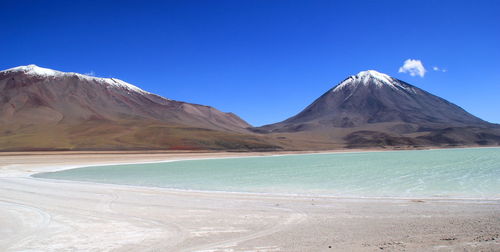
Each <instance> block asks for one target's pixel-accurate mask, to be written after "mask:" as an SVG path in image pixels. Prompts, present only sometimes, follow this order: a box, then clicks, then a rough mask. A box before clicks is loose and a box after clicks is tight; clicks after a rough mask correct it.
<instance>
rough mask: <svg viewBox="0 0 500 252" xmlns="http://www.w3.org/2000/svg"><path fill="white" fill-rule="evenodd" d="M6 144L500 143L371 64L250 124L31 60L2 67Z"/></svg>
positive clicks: (293, 146) (489, 130)
mask: <svg viewBox="0 0 500 252" xmlns="http://www.w3.org/2000/svg"><path fill="white" fill-rule="evenodd" d="M0 92H1V93H0V150H136V149H169V150H172V149H174V150H179V149H182V150H191V149H211V150H239V151H242V150H278V149H290V150H308V149H311V150H317V149H334V148H365V147H371V148H373V147H374V148H421V147H429V146H438V147H447V146H484V145H499V144H500V128H499V126H498V125H496V124H491V123H488V122H485V121H483V120H481V119H479V118H477V117H475V116H473V115H471V114H469V113H467V112H466V111H465V110H463V109H462V108H460V107H458V106H456V105H454V104H452V103H450V102H448V101H446V100H444V99H442V98H439V97H437V96H434V95H432V94H430V93H427V92H425V91H423V90H421V89H419V88H416V87H414V86H412V85H410V84H407V83H405V82H402V81H400V80H397V79H394V78H391V77H389V76H387V75H385V74H382V73H379V72H376V71H373V70H370V71H364V72H360V73H359V74H357V75H355V76H351V77H349V78H347V79H346V80H344V81H343V82H341V83H340V84H338V85H337V86H335V87H334V88H332V89H331V90H329V91H328V92H326V93H325V94H323V95H322V96H321V97H320V98H318V99H317V100H316V101H314V102H313V103H312V104H311V105H309V106H308V107H307V108H306V109H304V110H303V111H302V112H300V113H299V114H297V115H296V116H293V117H291V118H289V119H287V120H285V121H283V122H279V123H276V124H271V125H266V126H262V127H258V128H254V127H252V126H251V125H249V124H248V123H247V122H245V121H244V120H242V119H241V118H239V117H238V116H237V115H235V114H232V113H224V112H221V111H219V110H217V109H215V108H212V107H209V106H204V105H197V104H192V103H187V102H180V101H174V100H170V99H167V98H163V97H161V96H158V95H155V94H152V93H149V92H147V91H144V90H142V89H140V88H138V87H136V86H134V85H131V84H128V83H126V82H124V81H121V80H118V79H114V78H97V77H93V76H87V75H83V74H78V73H65V72H59V71H55V70H51V69H46V68H41V67H38V66H35V65H28V66H20V67H16V68H11V69H8V70H4V71H1V72H0Z"/></svg>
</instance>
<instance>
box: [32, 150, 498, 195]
mask: <svg viewBox="0 0 500 252" xmlns="http://www.w3.org/2000/svg"><path fill="white" fill-rule="evenodd" d="M33 176H34V177H38V178H48V179H63V180H76V181H90V182H99V183H112V184H123V185H134V186H153V187H164V188H172V189H183V190H203V191H229V192H250V193H271V194H299V195H330V196H340V197H403V198H407V197H408V198H413V197H431V198H432V197H438V198H481V199H499V198H500V148H470V149H442V150H411V151H384V152H357V153H335V154H295V155H283V156H266V157H245V158H226V159H201V160H186V161H174V162H162V163H145V164H128V165H109V166H92V167H83V168H77V169H70V170H63V171H58V172H49V173H39V174H35V175H33Z"/></svg>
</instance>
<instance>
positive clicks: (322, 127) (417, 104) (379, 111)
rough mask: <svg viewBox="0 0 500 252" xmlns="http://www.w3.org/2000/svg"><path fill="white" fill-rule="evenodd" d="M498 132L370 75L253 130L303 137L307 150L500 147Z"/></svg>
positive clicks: (437, 99) (419, 92) (401, 85)
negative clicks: (329, 147)
mask: <svg viewBox="0 0 500 252" xmlns="http://www.w3.org/2000/svg"><path fill="white" fill-rule="evenodd" d="M498 129H499V127H498V125H496V124H491V123H489V122H486V121H483V120H481V119H480V118H477V117H475V116H473V115H471V114H470V113H468V112H467V111H465V110H464V109H462V108H460V107H459V106H457V105H455V104H453V103H451V102H449V101H447V100H445V99H442V98H440V97H438V96H435V95H433V94H430V93H428V92H426V91H424V90H422V89H420V88H417V87H415V86H413V85H411V84H408V83H406V82H404V81H401V80H398V79H396V78H392V77H390V76H389V75H386V74H383V73H380V72H377V71H375V70H368V71H362V72H360V73H358V74H357V75H353V76H350V77H348V78H346V79H345V80H344V81H342V82H340V83H339V84H338V85H336V86H335V87H333V88H332V89H330V90H328V91H327V92H326V93H324V94H323V95H322V96H321V97H319V98H318V99H317V100H315V101H314V102H313V103H312V104H310V105H309V106H307V107H306V108H305V109H304V110H303V111H302V112H300V113H298V114H297V115H295V116H293V117H291V118H289V119H286V120H285V121H282V122H279V123H275V124H270V125H265V126H262V127H259V128H255V129H254V131H255V132H260V133H266V134H281V138H282V139H285V138H290V139H297V136H302V137H303V139H302V140H303V142H304V141H306V142H309V144H310V145H311V144H312V145H314V142H315V141H316V142H317V143H318V144H322V145H328V144H333V145H335V146H337V147H387V146H402V147H418V146H442V145H444V146H456V145H498V144H499V143H500V132H499V131H498ZM295 142H296V141H295Z"/></svg>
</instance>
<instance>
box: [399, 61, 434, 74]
mask: <svg viewBox="0 0 500 252" xmlns="http://www.w3.org/2000/svg"><path fill="white" fill-rule="evenodd" d="M398 72H400V73H408V74H410V75H411V76H417V75H418V76H420V77H424V75H425V73H426V72H427V70H425V67H424V65H423V64H422V61H420V60H416V59H407V60H405V63H404V64H403V66H402V67H400V68H399V71H398Z"/></svg>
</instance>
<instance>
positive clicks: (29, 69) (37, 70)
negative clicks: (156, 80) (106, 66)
mask: <svg viewBox="0 0 500 252" xmlns="http://www.w3.org/2000/svg"><path fill="white" fill-rule="evenodd" d="M13 72H22V73H25V74H28V75H34V76H42V77H68V76H77V77H78V78H81V79H86V80H89V81H96V82H99V83H101V84H107V85H110V86H113V87H118V88H125V89H127V90H129V91H136V92H141V93H148V92H146V91H144V90H142V89H140V88H138V87H136V86H134V85H132V84H129V83H127V82H125V81H122V80H119V79H116V78H100V77H94V76H89V75H85V74H79V73H73V72H61V71H56V70H52V69H49V68H43V67H39V66H37V65H34V64H31V65H27V66H18V67H13V68H10V69H7V70H3V71H0V73H13Z"/></svg>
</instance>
